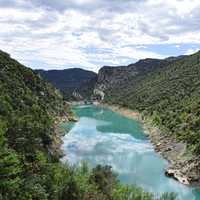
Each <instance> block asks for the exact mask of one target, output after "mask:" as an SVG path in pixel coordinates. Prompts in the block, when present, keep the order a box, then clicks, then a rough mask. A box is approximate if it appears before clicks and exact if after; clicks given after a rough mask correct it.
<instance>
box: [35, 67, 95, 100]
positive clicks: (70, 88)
mask: <svg viewBox="0 0 200 200" xmlns="http://www.w3.org/2000/svg"><path fill="white" fill-rule="evenodd" d="M35 72H36V73H38V74H40V76H41V77H43V78H44V79H45V80H47V81H48V82H50V83H52V84H53V85H54V86H55V87H56V88H57V89H59V90H60V91H61V92H62V93H63V94H64V97H65V98H67V99H68V98H87V97H88V96H90V95H91V94H92V91H93V88H94V84H95V82H96V78H97V74H96V73H94V72H92V71H87V70H83V69H79V68H72V69H64V70H49V71H45V70H35Z"/></svg>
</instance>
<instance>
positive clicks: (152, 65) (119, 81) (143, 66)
mask: <svg viewBox="0 0 200 200" xmlns="http://www.w3.org/2000/svg"><path fill="white" fill-rule="evenodd" d="M176 59H179V58H176V57H174V58H167V59H163V60H161V59H151V58H147V59H143V60H139V61H138V62H136V63H134V64H130V65H128V66H119V67H111V66H104V67H102V68H101V69H100V70H99V73H98V78H97V83H96V85H95V93H96V94H97V95H98V93H99V94H100V96H101V92H105V93H108V91H112V90H113V89H114V88H117V89H119V90H120V89H121V87H122V89H123V88H125V87H126V85H127V86H129V85H130V84H133V85H134V83H135V82H138V81H139V80H140V79H141V78H143V77H144V76H146V75H148V74H149V73H151V72H153V71H155V70H157V69H162V68H164V67H165V66H167V65H169V64H170V63H171V62H172V61H173V60H176ZM100 91H101V92H100Z"/></svg>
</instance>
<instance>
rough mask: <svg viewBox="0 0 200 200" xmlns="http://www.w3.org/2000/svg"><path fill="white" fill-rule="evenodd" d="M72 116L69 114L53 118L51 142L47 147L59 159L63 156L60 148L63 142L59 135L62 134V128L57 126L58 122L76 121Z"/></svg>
mask: <svg viewBox="0 0 200 200" xmlns="http://www.w3.org/2000/svg"><path fill="white" fill-rule="evenodd" d="M77 121H78V119H76V118H75V117H74V116H71V115H63V116H57V117H55V119H54V126H53V129H54V135H53V136H52V138H53V142H52V144H51V146H50V148H49V152H50V153H51V154H52V155H53V156H54V158H55V159H57V160H59V159H60V158H61V157H62V156H63V152H62V149H61V145H62V143H63V141H62V139H61V137H62V136H63V135H64V132H63V130H62V129H61V128H60V127H59V124H60V123H67V122H77Z"/></svg>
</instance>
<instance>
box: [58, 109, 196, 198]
mask: <svg viewBox="0 0 200 200" xmlns="http://www.w3.org/2000/svg"><path fill="white" fill-rule="evenodd" d="M73 111H74V112H75V114H76V116H77V117H78V118H79V121H78V122H76V123H67V124H62V125H61V126H62V127H63V128H64V130H65V132H66V133H67V132H68V133H67V134H66V135H65V136H64V137H63V145H62V149H63V151H64V154H65V156H64V157H63V158H62V162H66V161H67V162H68V163H70V164H72V165H73V164H79V163H80V162H82V161H86V162H87V163H88V165H89V166H90V167H95V166H96V165H97V164H102V165H110V166H112V169H113V171H114V172H115V173H117V174H118V179H119V180H120V181H121V182H122V183H125V184H129V185H137V186H140V187H142V188H143V189H144V190H146V191H149V192H153V193H155V194H160V193H163V192H175V193H177V194H178V199H180V200H200V193H199V192H198V191H197V190H196V189H194V188H191V187H187V186H185V185H182V184H180V183H179V182H177V181H175V180H173V179H171V178H168V177H165V175H164V170H165V168H166V167H167V166H168V162H167V161H166V160H164V159H163V158H162V157H161V156H160V155H159V154H157V153H156V152H155V151H154V149H153V146H152V144H151V143H150V142H149V140H148V138H147V137H146V136H145V134H144V131H143V128H142V124H140V123H139V122H138V121H134V120H132V119H128V118H126V117H123V116H121V115H119V114H118V113H115V112H113V111H111V110H109V109H106V108H102V107H98V106H94V105H83V106H76V107H74V108H73Z"/></svg>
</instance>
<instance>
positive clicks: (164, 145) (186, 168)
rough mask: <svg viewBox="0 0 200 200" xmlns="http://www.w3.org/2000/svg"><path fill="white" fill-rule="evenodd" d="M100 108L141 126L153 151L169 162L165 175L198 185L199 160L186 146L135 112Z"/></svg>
mask: <svg viewBox="0 0 200 200" xmlns="http://www.w3.org/2000/svg"><path fill="white" fill-rule="evenodd" d="M101 106H103V107H107V108H109V109H111V110H112V111H114V112H117V113H119V114H121V115H123V116H125V117H128V118H131V119H134V120H137V121H139V122H141V123H142V124H143V128H144V132H145V134H146V135H147V136H148V138H149V140H150V141H151V143H152V144H153V146H154V149H155V151H156V152H158V153H159V154H160V155H161V156H162V157H163V158H165V159H166V160H168V162H169V167H168V168H167V169H165V175H167V176H169V177H172V178H174V179H176V180H177V181H179V182H180V183H182V184H185V185H192V186H199V185H200V170H199V166H200V158H199V156H196V155H192V154H191V153H189V152H188V150H187V147H186V144H184V143H182V142H178V141H177V140H176V139H175V138H173V137H172V136H171V135H170V136H169V134H167V133H162V132H161V131H160V130H159V129H158V128H156V127H155V126H153V123H152V121H151V120H150V119H145V118H144V117H142V116H141V114H140V113H139V112H137V111H133V110H131V109H127V108H123V107H120V106H118V105H108V104H102V105H101Z"/></svg>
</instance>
